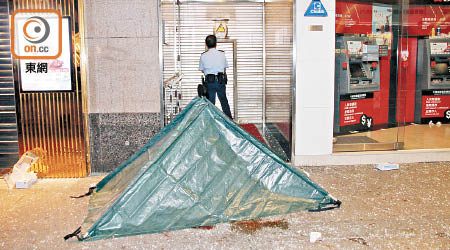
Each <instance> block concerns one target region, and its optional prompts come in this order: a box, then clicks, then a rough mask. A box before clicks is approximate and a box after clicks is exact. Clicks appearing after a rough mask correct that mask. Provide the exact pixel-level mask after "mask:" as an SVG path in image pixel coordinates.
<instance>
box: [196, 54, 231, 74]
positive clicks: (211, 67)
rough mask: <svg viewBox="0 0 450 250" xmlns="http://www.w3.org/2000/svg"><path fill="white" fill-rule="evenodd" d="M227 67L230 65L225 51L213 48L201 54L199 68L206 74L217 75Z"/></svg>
mask: <svg viewBox="0 0 450 250" xmlns="http://www.w3.org/2000/svg"><path fill="white" fill-rule="evenodd" d="M226 67H228V62H227V58H226V57H225V53H224V52H222V51H219V50H217V49H215V48H212V49H209V50H208V51H206V52H204V53H203V54H202V55H201V57H200V65H199V67H198V69H199V70H203V71H204V72H205V74H206V75H208V74H214V75H217V73H219V72H222V73H223V72H224V69H225V68H226Z"/></svg>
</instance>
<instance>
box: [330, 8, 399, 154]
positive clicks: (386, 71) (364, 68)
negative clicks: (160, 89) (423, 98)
mask: <svg viewBox="0 0 450 250" xmlns="http://www.w3.org/2000/svg"><path fill="white" fill-rule="evenodd" d="M403 18H404V17H403V16H402V4H400V3H399V2H397V1H380V2H377V1H374V2H370V3H369V2H367V1H347V0H340V1H337V2H336V61H335V115H334V139H333V143H334V145H333V146H334V147H333V151H334V152H348V151H373V150H398V149H403V148H404V136H403V134H404V133H403V131H404V128H403V123H404V114H405V111H404V103H403V98H402V97H403V95H404V94H403V92H402V90H403V89H404V86H403V84H404V83H403V80H402V77H403V74H404V71H403V68H404V67H405V64H404V63H403V62H402V61H401V60H400V59H401V58H402V57H401V56H400V55H401V53H403V50H404V47H403V38H404V30H403V29H402V22H403Z"/></svg>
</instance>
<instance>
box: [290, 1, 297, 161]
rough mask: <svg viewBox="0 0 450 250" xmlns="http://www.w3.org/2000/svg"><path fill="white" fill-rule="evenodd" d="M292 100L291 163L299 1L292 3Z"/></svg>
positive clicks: (292, 155)
mask: <svg viewBox="0 0 450 250" xmlns="http://www.w3.org/2000/svg"><path fill="white" fill-rule="evenodd" d="M292 5H293V6H292V12H293V13H292V20H293V22H294V23H293V25H292V29H293V31H292V33H293V39H292V88H291V91H292V95H291V96H292V97H291V98H292V100H291V138H290V143H291V162H293V161H294V159H295V125H296V111H297V109H296V99H297V98H296V81H297V25H296V24H297V0H293V3H292Z"/></svg>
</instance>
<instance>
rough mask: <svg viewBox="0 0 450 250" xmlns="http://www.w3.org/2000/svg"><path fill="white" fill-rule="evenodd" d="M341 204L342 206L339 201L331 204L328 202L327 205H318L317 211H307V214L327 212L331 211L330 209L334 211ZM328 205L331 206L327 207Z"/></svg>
mask: <svg viewBox="0 0 450 250" xmlns="http://www.w3.org/2000/svg"><path fill="white" fill-rule="evenodd" d="M341 204H342V202H341V201H340V200H337V201H332V202H328V203H320V204H319V207H318V208H317V209H310V210H308V212H322V211H327V210H331V209H335V208H340V207H341ZM329 205H331V206H329Z"/></svg>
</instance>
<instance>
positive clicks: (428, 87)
mask: <svg viewBox="0 0 450 250" xmlns="http://www.w3.org/2000/svg"><path fill="white" fill-rule="evenodd" d="M416 79H417V82H416V97H415V98H416V104H415V112H414V120H415V122H416V123H429V122H438V121H440V122H445V123H450V39H449V38H441V37H438V38H427V39H421V40H419V41H418V49H417V76H416Z"/></svg>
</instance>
